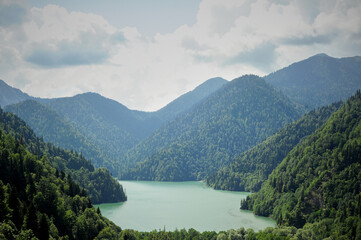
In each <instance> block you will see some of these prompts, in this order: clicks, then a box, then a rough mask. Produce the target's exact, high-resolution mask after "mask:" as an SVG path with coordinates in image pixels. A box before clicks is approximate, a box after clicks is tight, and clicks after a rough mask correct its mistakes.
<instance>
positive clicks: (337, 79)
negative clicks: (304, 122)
mask: <svg viewBox="0 0 361 240" xmlns="http://www.w3.org/2000/svg"><path fill="white" fill-rule="evenodd" d="M360 76H361V57H348V58H333V57H329V56H327V55H326V54H318V55H315V56H312V57H310V58H308V59H305V60H303V61H300V62H296V63H293V64H292V65H290V66H288V67H286V68H283V69H280V70H278V71H276V72H274V73H271V74H269V75H268V76H266V77H265V79H266V81H267V82H269V83H270V84H271V85H273V86H275V87H276V88H278V89H280V90H281V91H282V92H283V93H284V94H286V95H287V96H288V97H289V98H290V99H292V100H294V101H296V102H298V103H300V104H302V105H304V106H306V107H307V109H310V110H311V109H313V108H317V107H321V106H326V105H328V104H331V103H333V102H337V101H340V100H346V99H347V98H349V97H350V96H351V95H352V94H354V93H355V91H356V90H357V89H360V88H361V80H360Z"/></svg>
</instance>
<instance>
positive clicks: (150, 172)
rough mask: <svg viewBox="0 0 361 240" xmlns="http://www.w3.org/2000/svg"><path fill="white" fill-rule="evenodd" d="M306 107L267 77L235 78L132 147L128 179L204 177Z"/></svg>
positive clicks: (193, 178) (249, 76) (174, 179)
mask: <svg viewBox="0 0 361 240" xmlns="http://www.w3.org/2000/svg"><path fill="white" fill-rule="evenodd" d="M300 113H301V110H300V109H298V108H297V105H295V104H293V103H292V102H291V101H290V100H289V99H288V98H287V97H285V96H283V95H282V94H281V93H280V92H278V91H276V90H275V89H274V88H273V87H272V86H270V85H269V84H267V83H266V82H265V81H264V80H263V79H262V78H260V77H257V76H254V75H246V76H243V77H240V78H238V79H235V80H233V81H231V82H229V83H228V84H227V85H225V86H224V87H223V88H221V89H220V90H218V91H217V92H215V93H214V94H212V95H211V96H209V97H208V98H207V99H206V100H205V101H203V102H201V103H200V104H198V105H196V106H195V107H194V108H193V109H192V110H191V111H189V112H188V113H187V114H184V115H181V116H179V117H178V118H176V119H175V120H173V121H171V122H169V123H168V124H166V125H165V126H163V127H161V128H160V129H159V130H157V131H155V132H154V133H153V134H152V135H151V136H150V137H148V138H147V139H146V140H144V141H143V142H141V143H140V144H138V145H137V146H136V147H135V148H133V149H132V150H130V151H129V152H128V161H130V162H133V163H134V162H140V163H139V164H138V165H137V166H136V167H135V168H133V169H131V170H130V171H128V172H127V173H125V174H123V175H121V178H122V179H136V180H156V181H184V180H202V179H204V178H205V177H206V176H207V175H208V174H209V173H212V172H215V171H216V170H218V169H219V168H220V167H222V166H225V165H227V164H229V162H230V161H231V159H232V158H233V157H234V156H236V155H238V154H240V153H242V152H243V151H245V150H248V149H249V148H251V147H253V146H255V145H256V144H257V143H260V142H261V141H263V140H264V139H266V138H267V137H268V136H270V135H272V134H273V133H274V132H275V131H276V130H278V129H280V128H281V127H283V126H284V125H285V124H287V123H289V122H292V121H294V120H295V119H297V118H298V117H299V116H300Z"/></svg>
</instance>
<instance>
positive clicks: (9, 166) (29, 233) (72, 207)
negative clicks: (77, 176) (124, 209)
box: [0, 118, 121, 240]
mask: <svg viewBox="0 0 361 240" xmlns="http://www.w3.org/2000/svg"><path fill="white" fill-rule="evenodd" d="M10 119H12V120H14V119H15V120H16V118H10ZM2 124H4V123H3V122H2ZM0 156H1V158H0V206H1V211H0V213H1V215H0V239H39V240H43V239H49V238H52V239H59V238H63V239H94V238H96V237H97V236H98V235H99V234H100V233H101V232H102V231H103V230H104V229H107V231H109V232H112V236H115V238H114V239H116V238H117V237H119V234H120V231H121V230H120V228H119V227H117V226H115V225H114V224H113V223H111V222H110V221H109V220H107V219H105V218H104V217H102V216H101V215H100V214H98V213H97V211H96V209H95V208H94V207H93V206H92V204H91V201H90V199H89V198H88V197H87V196H86V195H83V194H82V191H81V189H80V187H79V186H78V185H77V184H76V183H75V182H74V181H73V180H72V179H71V177H70V175H68V174H66V175H65V174H58V170H56V169H55V168H54V167H52V166H51V164H50V162H49V159H48V158H47V157H46V156H38V155H34V154H32V153H30V152H29V151H27V150H26V149H25V147H24V146H23V145H22V144H21V143H20V141H19V140H16V139H15V138H14V137H13V136H12V135H11V134H6V133H5V131H4V130H3V129H2V128H0Z"/></svg>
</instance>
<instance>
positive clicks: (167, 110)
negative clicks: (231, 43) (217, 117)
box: [154, 77, 228, 122]
mask: <svg viewBox="0 0 361 240" xmlns="http://www.w3.org/2000/svg"><path fill="white" fill-rule="evenodd" d="M227 82H228V81H227V80H225V79H223V78H220V77H216V78H211V79H209V80H207V81H205V82H204V83H202V84H201V85H199V86H198V87H196V88H195V89H194V90H192V91H190V92H187V93H185V94H183V95H182V96H180V97H178V98H176V99H175V100H174V101H172V102H170V103H169V104H167V105H166V106H165V107H163V108H161V109H159V110H158V111H156V112H154V114H155V115H156V116H157V117H158V118H160V119H162V121H163V122H167V121H169V120H172V119H174V118H175V117H176V116H177V115H180V114H181V113H184V112H186V111H187V110H189V109H190V108H191V107H192V106H194V105H195V104H197V103H199V102H200V101H202V100H203V99H205V98H206V97H208V96H210V95H211V94H212V93H214V92H215V91H217V90H218V89H220V88H221V87H223V86H224V85H225V84H226V83H227Z"/></svg>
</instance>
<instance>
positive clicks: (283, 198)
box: [241, 90, 361, 239]
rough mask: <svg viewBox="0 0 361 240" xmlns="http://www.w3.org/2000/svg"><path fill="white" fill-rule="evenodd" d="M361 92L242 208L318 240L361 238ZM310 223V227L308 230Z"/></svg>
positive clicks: (293, 153) (296, 150)
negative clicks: (297, 228)
mask: <svg viewBox="0 0 361 240" xmlns="http://www.w3.org/2000/svg"><path fill="white" fill-rule="evenodd" d="M360 186H361V92H360V91H359V90H358V91H357V93H356V94H355V95H354V96H352V97H351V98H350V99H349V100H348V101H347V102H346V103H345V104H344V106H343V107H342V108H341V109H340V110H338V111H337V112H335V113H334V114H332V116H331V117H330V118H329V120H328V121H327V122H326V124H324V125H323V126H322V127H321V128H319V129H318V130H317V131H316V132H315V133H313V134H311V135H310V136H309V137H307V139H305V141H302V142H301V143H300V144H298V145H297V146H296V147H295V148H294V149H293V150H292V151H291V152H290V153H289V154H288V155H287V156H286V157H285V158H284V159H283V161H282V162H281V163H280V164H279V165H278V166H277V168H276V169H275V170H274V171H273V172H272V174H271V175H270V176H269V177H268V180H267V181H266V182H265V184H264V185H263V186H262V188H261V190H260V191H259V192H257V193H255V194H253V195H250V196H249V197H248V198H247V200H246V201H242V203H241V208H242V209H250V210H253V211H254V212H255V213H256V214H257V215H263V216H272V217H273V218H274V219H275V220H276V221H277V223H278V224H280V225H291V226H296V227H302V226H304V228H303V229H308V231H309V232H310V233H309V236H311V234H312V232H314V233H315V234H317V235H318V236H319V237H318V238H319V239H325V238H327V237H329V236H330V235H332V236H334V237H333V239H357V238H360V237H361V231H360V230H361V187H360ZM305 224H306V225H305Z"/></svg>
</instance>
